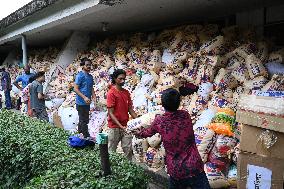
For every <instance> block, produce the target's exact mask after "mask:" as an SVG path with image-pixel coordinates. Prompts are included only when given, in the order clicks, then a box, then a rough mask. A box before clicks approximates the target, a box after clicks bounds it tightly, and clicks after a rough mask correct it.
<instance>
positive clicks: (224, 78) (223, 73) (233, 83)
mask: <svg viewBox="0 0 284 189" xmlns="http://www.w3.org/2000/svg"><path fill="white" fill-rule="evenodd" d="M214 85H215V86H216V89H225V88H227V87H229V88H235V87H237V86H238V82H237V80H236V79H235V77H233V76H232V73H231V72H230V71H228V70H226V69H224V68H221V69H220V70H219V72H218V74H217V76H216V77H215V79H214Z"/></svg>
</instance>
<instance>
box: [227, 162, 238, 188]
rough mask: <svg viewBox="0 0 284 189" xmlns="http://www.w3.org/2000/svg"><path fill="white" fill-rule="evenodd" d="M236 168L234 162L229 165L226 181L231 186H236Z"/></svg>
mask: <svg viewBox="0 0 284 189" xmlns="http://www.w3.org/2000/svg"><path fill="white" fill-rule="evenodd" d="M237 172H238V170H237V166H236V165H235V164H233V165H231V166H230V168H229V172H228V182H229V184H230V185H231V186H233V187H237V179H238V173H237Z"/></svg>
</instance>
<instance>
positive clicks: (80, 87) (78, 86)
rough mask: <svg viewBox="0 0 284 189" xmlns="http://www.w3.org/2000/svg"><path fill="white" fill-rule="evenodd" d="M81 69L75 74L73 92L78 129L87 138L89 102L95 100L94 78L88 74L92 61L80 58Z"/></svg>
mask: <svg viewBox="0 0 284 189" xmlns="http://www.w3.org/2000/svg"><path fill="white" fill-rule="evenodd" d="M80 66H82V71H81V72H79V73H78V74H77V75H76V79H75V84H74V92H75V93H76V94H77V95H76V108H77V111H78V114H79V124H78V131H79V133H80V134H81V135H83V137H84V138H86V139H87V138H89V137H90V133H89V130H88V123H89V112H90V104H91V102H92V100H93V101H94V102H95V99H96V96H95V92H94V88H93V86H94V78H93V76H92V75H91V74H90V71H91V68H92V63H91V61H90V60H89V59H88V58H83V59H81V63H80Z"/></svg>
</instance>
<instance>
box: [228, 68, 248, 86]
mask: <svg viewBox="0 0 284 189" xmlns="http://www.w3.org/2000/svg"><path fill="white" fill-rule="evenodd" d="M232 75H233V76H234V77H235V78H236V80H237V81H239V82H240V83H243V82H245V81H246V80H248V79H249V72H248V70H247V68H246V67H245V66H244V65H242V64H240V66H239V67H237V68H235V69H234V70H233V71H232Z"/></svg>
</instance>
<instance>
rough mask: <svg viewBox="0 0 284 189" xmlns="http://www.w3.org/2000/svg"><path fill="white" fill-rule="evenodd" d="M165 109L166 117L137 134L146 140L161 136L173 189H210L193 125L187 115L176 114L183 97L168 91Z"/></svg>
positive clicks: (159, 117) (163, 102)
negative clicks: (146, 138) (157, 135)
mask: <svg viewBox="0 0 284 189" xmlns="http://www.w3.org/2000/svg"><path fill="white" fill-rule="evenodd" d="M162 105H163V107H164V108H165V110H166V113H165V114H164V115H162V116H157V117H156V118H155V120H154V122H153V123H152V125H151V127H149V128H148V129H144V130H142V131H140V132H137V133H135V135H136V136H137V137H138V138H145V137H150V136H153V135H154V134H156V133H159V134H160V135H161V136H162V141H163V145H164V147H165V150H166V157H165V158H166V161H165V162H166V165H167V169H168V174H169V175H170V183H169V188H170V189H176V188H182V189H184V188H187V187H191V188H192V189H209V188H210V186H209V182H208V179H207V177H206V174H205V172H204V165H203V162H202V160H201V157H200V155H199V152H198V150H197V147H196V144H195V140H194V132H193V127H192V122H191V118H190V115H189V114H188V112H186V111H183V110H177V109H178V107H179V105H180V94H179V92H178V91H177V90H175V89H167V90H165V91H164V92H163V94H162Z"/></svg>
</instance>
